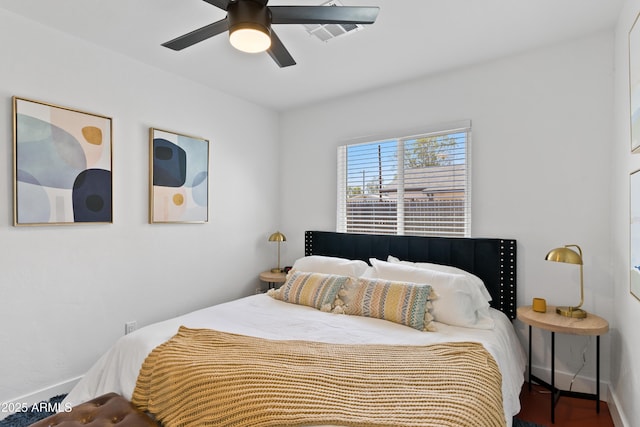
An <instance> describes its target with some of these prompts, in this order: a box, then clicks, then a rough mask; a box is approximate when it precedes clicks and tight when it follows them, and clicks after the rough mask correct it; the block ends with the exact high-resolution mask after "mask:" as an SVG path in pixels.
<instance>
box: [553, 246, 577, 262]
mask: <svg viewBox="0 0 640 427" xmlns="http://www.w3.org/2000/svg"><path fill="white" fill-rule="evenodd" d="M569 246H571V245H569ZM578 250H580V248H579V247H578ZM580 252H582V251H580ZM544 259H546V260H547V261H554V262H566V263H568V264H578V265H582V254H578V253H577V252H576V251H574V250H573V249H569V248H568V247H566V246H565V247H563V248H555V249H551V250H550V251H549V253H548V254H547V256H546V257H545V258H544Z"/></svg>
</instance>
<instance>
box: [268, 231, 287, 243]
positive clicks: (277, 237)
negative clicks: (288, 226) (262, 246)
mask: <svg viewBox="0 0 640 427" xmlns="http://www.w3.org/2000/svg"><path fill="white" fill-rule="evenodd" d="M269 241H270V242H286V241H287V237H286V236H285V235H284V234H282V233H281V232H279V231H276V232H275V233H273V234H272V235H271V236H269Z"/></svg>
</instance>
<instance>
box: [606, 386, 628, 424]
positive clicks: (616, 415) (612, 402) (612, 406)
mask: <svg viewBox="0 0 640 427" xmlns="http://www.w3.org/2000/svg"><path fill="white" fill-rule="evenodd" d="M607 404H608V406H609V412H610V413H611V418H612V419H613V425H614V426H615V427H629V425H630V424H629V423H628V422H627V419H626V417H625V416H624V413H623V412H621V411H620V405H618V398H617V397H616V394H615V392H614V391H613V390H612V389H611V388H609V398H608V400H607Z"/></svg>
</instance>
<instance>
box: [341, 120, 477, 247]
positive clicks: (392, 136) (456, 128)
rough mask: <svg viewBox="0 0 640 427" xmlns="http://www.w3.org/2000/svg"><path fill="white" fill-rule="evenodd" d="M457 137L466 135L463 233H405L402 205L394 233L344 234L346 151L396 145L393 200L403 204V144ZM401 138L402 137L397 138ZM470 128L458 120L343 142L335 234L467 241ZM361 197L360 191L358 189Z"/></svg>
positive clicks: (469, 203)
mask: <svg viewBox="0 0 640 427" xmlns="http://www.w3.org/2000/svg"><path fill="white" fill-rule="evenodd" d="M457 133H466V142H465V147H464V149H465V153H464V159H465V160H464V163H463V164H464V173H465V176H464V197H463V199H462V200H463V202H464V220H463V230H464V231H463V232H462V233H460V232H457V233H456V232H451V233H446V232H444V233H437V232H424V233H419V232H418V233H416V232H406V228H407V226H406V224H405V211H404V209H405V203H396V222H395V224H396V225H395V231H393V232H382V233H381V232H380V230H376V229H375V228H372V229H371V230H370V231H361V230H358V231H348V225H347V223H348V219H347V215H348V213H347V191H348V188H349V183H348V182H347V181H348V178H347V176H348V167H349V165H348V160H347V150H348V148H349V147H353V146H356V145H366V144H371V145H375V144H382V143H384V142H389V141H395V142H396V144H397V150H398V152H397V154H396V157H397V164H396V171H395V172H396V181H398V182H402V183H403V185H398V187H397V190H396V191H397V200H405V198H404V187H405V185H404V184H406V181H405V177H404V173H405V172H406V170H408V169H410V168H407V166H406V164H405V153H404V150H405V148H404V142H405V141H411V140H415V139H419V138H424V137H429V136H438V135H451V134H457ZM398 135H404V136H398ZM471 148H472V128H471V121H470V120H462V121H457V122H452V123H446V124H439V125H434V126H429V127H426V128H421V129H418V130H415V131H410V132H406V131H405V132H391V133H387V134H384V135H382V134H381V135H376V136H368V137H363V138H357V139H352V140H349V141H347V142H344V143H342V144H340V146H339V147H338V148H337V156H338V158H337V162H336V163H337V192H336V195H337V209H336V231H338V232H345V233H346V232H354V233H364V234H395V235H417V236H442V237H471V226H472V211H471V202H472V179H471V176H472V169H471V168H472V161H471V159H472V152H471ZM401 159H402V165H403V167H402V168H398V165H399V164H400V163H401ZM362 191H363V193H364V188H363V189H362Z"/></svg>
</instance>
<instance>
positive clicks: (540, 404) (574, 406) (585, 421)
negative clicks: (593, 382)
mask: <svg viewBox="0 0 640 427" xmlns="http://www.w3.org/2000/svg"><path fill="white" fill-rule="evenodd" d="M520 404H521V406H522V409H521V410H520V414H518V416H517V417H518V418H520V419H522V420H525V421H530V422H534V423H536V424H540V425H543V426H555V427H578V426H580V427H613V420H612V419H611V414H610V413H609V407H608V406H607V403H606V402H600V413H599V414H598V413H596V402H595V401H593V400H584V399H575V398H571V397H565V396H563V397H561V398H560V400H559V401H558V404H557V405H556V422H555V424H551V396H550V395H549V391H547V390H546V389H545V388H543V387H540V386H538V385H533V386H532V387H531V391H529V386H528V384H526V383H525V385H524V386H523V387H522V392H521V393H520Z"/></svg>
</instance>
